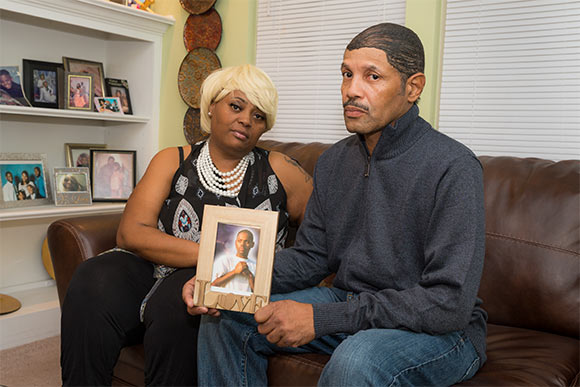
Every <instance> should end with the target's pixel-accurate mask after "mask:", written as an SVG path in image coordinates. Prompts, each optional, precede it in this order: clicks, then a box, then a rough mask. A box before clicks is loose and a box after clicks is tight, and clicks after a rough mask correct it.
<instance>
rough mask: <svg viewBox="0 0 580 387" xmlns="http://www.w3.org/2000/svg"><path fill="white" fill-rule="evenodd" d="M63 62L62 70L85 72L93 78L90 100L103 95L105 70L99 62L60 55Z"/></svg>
mask: <svg viewBox="0 0 580 387" xmlns="http://www.w3.org/2000/svg"><path fill="white" fill-rule="evenodd" d="M62 62H63V63H64V70H65V71H68V72H71V73H85V74H91V75H92V76H93V78H94V89H93V94H91V95H90V99H91V101H92V99H93V97H104V96H105V71H104V70H103V64H102V63H101V62H92V61H89V60H84V59H75V58H68V57H66V56H63V57H62Z"/></svg>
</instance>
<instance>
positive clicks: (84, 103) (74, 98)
mask: <svg viewBox="0 0 580 387" xmlns="http://www.w3.org/2000/svg"><path fill="white" fill-rule="evenodd" d="M64 74H65V88H64V89H65V90H66V93H67V94H66V103H65V108H66V109H73V110H86V111H92V110H93V99H92V98H91V95H92V94H93V87H94V83H93V76H92V75H91V74H84V73H69V72H65V73H64Z"/></svg>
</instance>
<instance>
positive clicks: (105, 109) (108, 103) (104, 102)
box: [95, 97, 123, 115]
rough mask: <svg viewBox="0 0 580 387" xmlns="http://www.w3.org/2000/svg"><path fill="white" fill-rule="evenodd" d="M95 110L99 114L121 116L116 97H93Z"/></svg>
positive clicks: (119, 103) (119, 102) (121, 111)
mask: <svg viewBox="0 0 580 387" xmlns="http://www.w3.org/2000/svg"><path fill="white" fill-rule="evenodd" d="M95 108H96V109H97V112H99V113H109V114H121V115H123V110H122V107H121V100H120V99H119V98H118V97H95Z"/></svg>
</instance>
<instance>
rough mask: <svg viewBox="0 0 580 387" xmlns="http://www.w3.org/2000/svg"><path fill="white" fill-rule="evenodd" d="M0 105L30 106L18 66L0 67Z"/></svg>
mask: <svg viewBox="0 0 580 387" xmlns="http://www.w3.org/2000/svg"><path fill="white" fill-rule="evenodd" d="M0 105H13V106H30V103H29V102H28V100H27V99H26V96H25V95H24V91H23V88H22V81H21V80H20V68H19V67H18V66H0Z"/></svg>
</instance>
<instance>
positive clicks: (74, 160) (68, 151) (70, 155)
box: [64, 142, 107, 168]
mask: <svg viewBox="0 0 580 387" xmlns="http://www.w3.org/2000/svg"><path fill="white" fill-rule="evenodd" d="M106 148H107V145H105V144H74V143H70V142H67V143H65V144H64V157H65V159H66V166H67V167H87V168H90V166H91V149H106Z"/></svg>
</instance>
